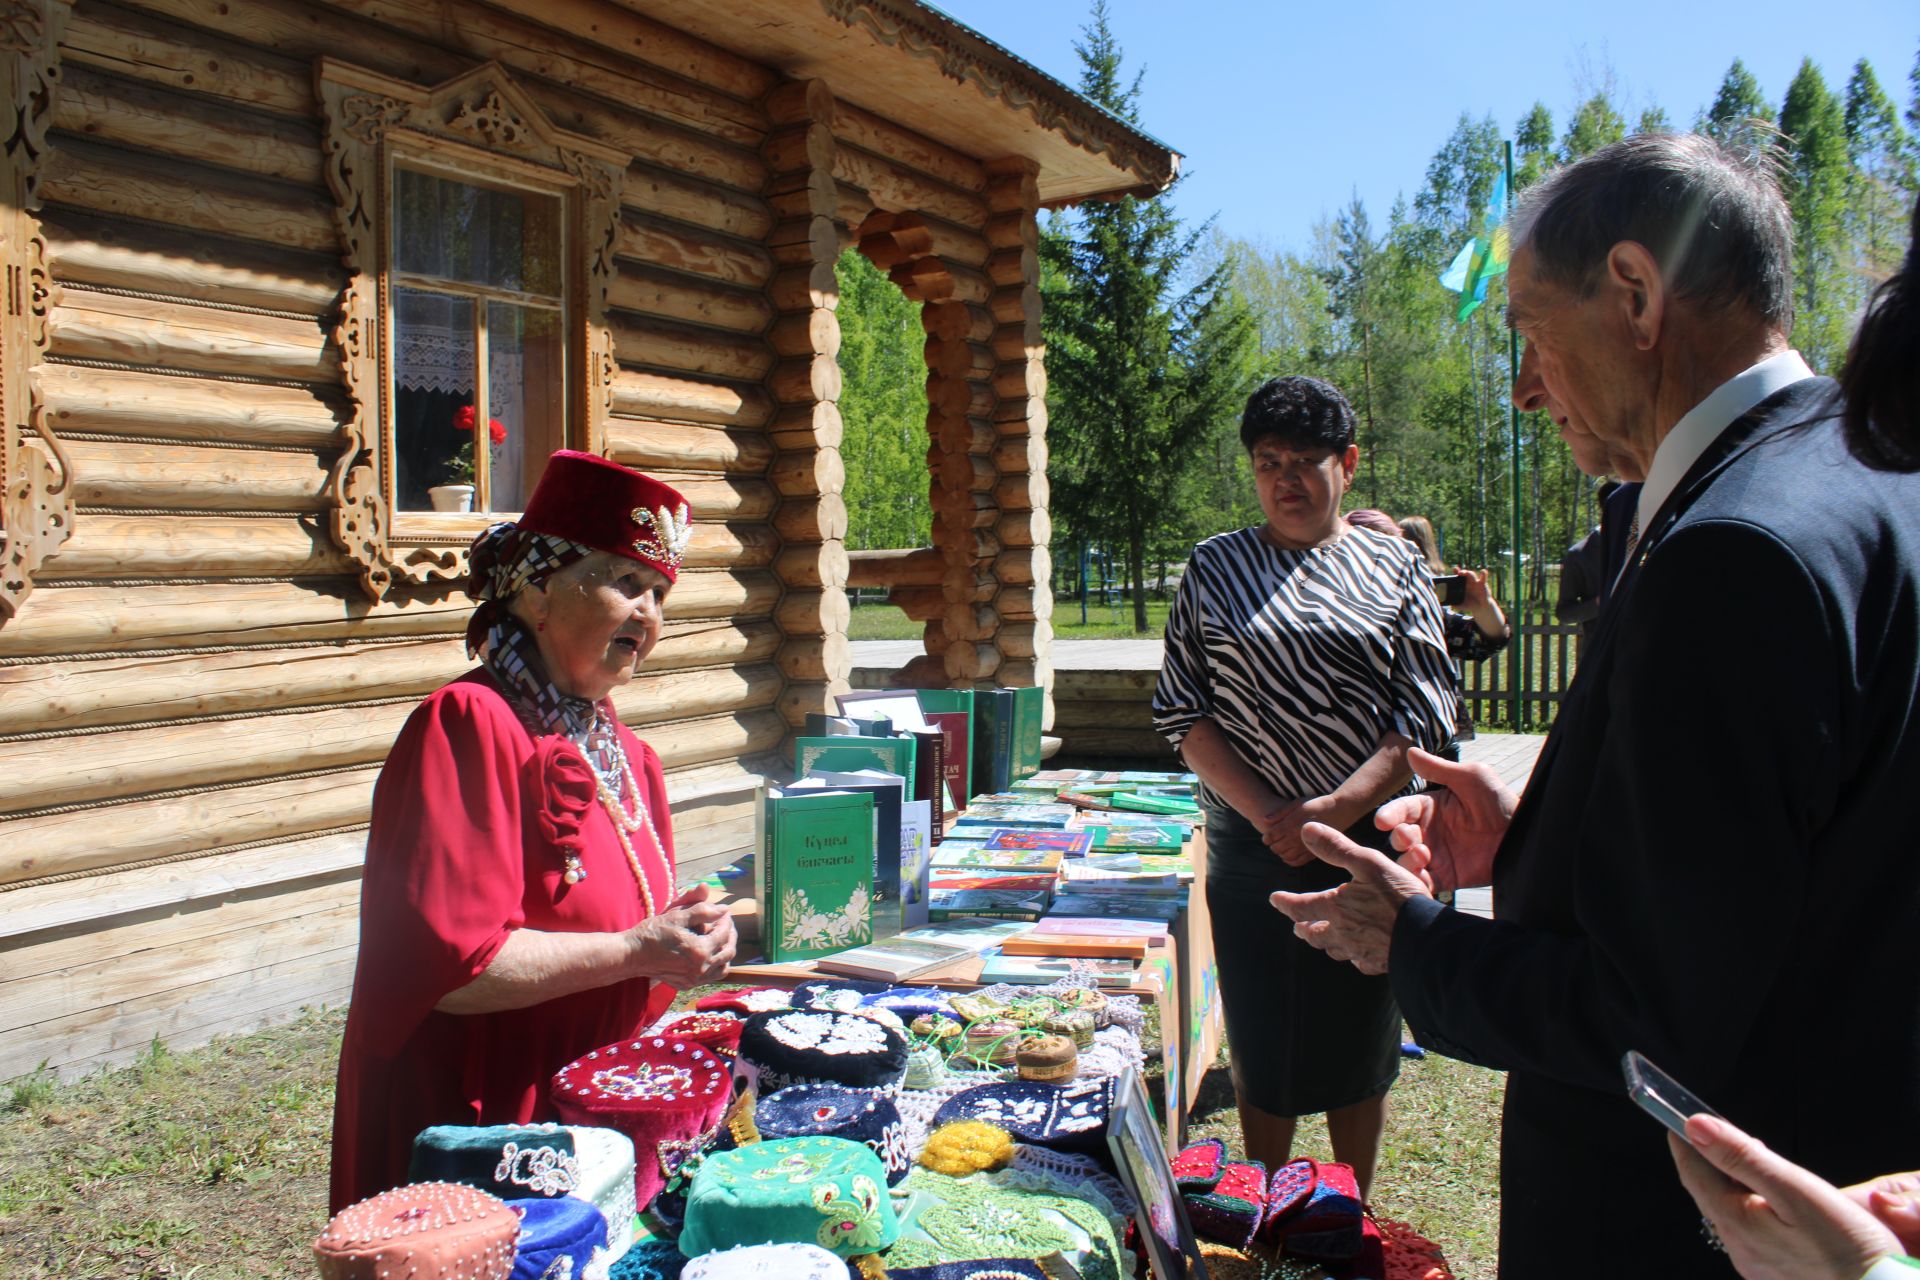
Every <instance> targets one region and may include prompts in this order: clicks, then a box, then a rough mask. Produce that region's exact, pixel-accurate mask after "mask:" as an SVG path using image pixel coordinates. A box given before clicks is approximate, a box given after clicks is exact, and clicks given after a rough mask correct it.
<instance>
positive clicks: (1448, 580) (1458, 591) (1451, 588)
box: [1433, 573, 1467, 604]
mask: <svg viewBox="0 0 1920 1280" xmlns="http://www.w3.org/2000/svg"><path fill="white" fill-rule="evenodd" d="M1433 594H1435V595H1437V596H1439V597H1440V603H1441V604H1465V603H1466V602H1467V580H1466V579H1465V578H1463V577H1461V576H1460V575H1459V574H1457V573H1436V574H1434V575H1433Z"/></svg>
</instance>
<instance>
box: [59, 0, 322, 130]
mask: <svg viewBox="0 0 1920 1280" xmlns="http://www.w3.org/2000/svg"><path fill="white" fill-rule="evenodd" d="M60 52H61V56H62V59H63V60H64V61H66V62H70V63H77V64H79V65H81V66H90V67H97V68H100V69H101V70H104V71H110V72H113V73H115V74H117V75H125V76H131V77H135V78H137V79H140V80H143V81H145V82H147V83H149V84H158V85H165V86H167V87H169V88H173V89H184V90H191V91H192V92H194V93H196V94H201V95H204V96H206V97H211V98H218V99H221V100H223V101H226V102H231V103H234V104H236V105H239V106H245V107H255V108H260V109H262V110H266V111H275V112H279V113H280V114H282V115H285V116H290V117H293V118H295V119H301V118H310V117H311V116H312V115H313V113H314V98H313V72H312V69H311V67H310V66H308V65H307V64H306V63H305V62H303V61H302V60H300V59H297V58H286V57H279V56H277V55H274V54H270V53H268V52H267V51H266V50H264V49H257V48H248V47H247V46H245V45H243V44H236V43H234V42H232V41H227V40H222V39H219V38H217V37H209V36H208V35H207V33H205V32H194V31H191V30H189V29H186V28H181V27H176V26H174V25H172V24H171V23H167V22H161V21H157V20H155V19H153V18H149V17H147V16H145V15H144V14H136V13H131V12H128V11H126V10H122V9H110V8H105V7H96V6H92V5H89V6H88V7H87V8H85V9H82V10H80V11H79V12H77V13H75V14H73V15H72V16H71V17H69V18H68V19H67V31H66V35H65V37H64V38H63V39H62V40H61V42H60Z"/></svg>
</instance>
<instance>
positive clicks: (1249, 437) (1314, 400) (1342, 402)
mask: <svg viewBox="0 0 1920 1280" xmlns="http://www.w3.org/2000/svg"><path fill="white" fill-rule="evenodd" d="M1354 430H1355V425H1354V418H1353V406H1352V405H1350V404H1348V403H1347V398H1346V397H1345V396H1343V395H1341V394H1340V389H1339V388H1338V387H1336V386H1334V385H1333V384H1332V383H1331V382H1322V381H1320V379H1318V378H1305V377H1299V376H1295V377H1290V378H1269V379H1268V380H1267V381H1266V382H1264V383H1262V384H1261V386H1260V389H1259V390H1258V391H1255V392H1254V393H1253V394H1252V395H1250V396H1248V397H1247V411H1246V412H1245V413H1243V414H1241V415H1240V444H1241V447H1242V448H1244V449H1245V450H1246V451H1247V452H1248V453H1252V452H1253V446H1255V445H1256V444H1259V443H1260V442H1261V441H1262V440H1265V439H1266V438H1267V437H1268V436H1278V437H1279V438H1280V439H1281V441H1282V442H1284V443H1285V444H1287V445H1289V446H1291V447H1293V448H1296V449H1333V450H1335V451H1337V452H1341V453H1344V452H1346V449H1347V446H1348V445H1350V444H1352V443H1353V436H1354Z"/></svg>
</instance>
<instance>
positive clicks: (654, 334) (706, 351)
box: [607, 311, 773, 382]
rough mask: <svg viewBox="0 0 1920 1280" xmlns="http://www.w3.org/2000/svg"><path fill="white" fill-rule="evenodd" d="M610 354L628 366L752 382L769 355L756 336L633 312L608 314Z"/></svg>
mask: <svg viewBox="0 0 1920 1280" xmlns="http://www.w3.org/2000/svg"><path fill="white" fill-rule="evenodd" d="M607 325H608V327H609V328H610V329H611V330H612V331H613V353H614V355H616V356H617V357H619V359H620V360H621V361H622V362H624V363H627V364H644V365H651V366H653V367H655V368H660V369H669V370H674V371H677V372H680V373H695V374H704V375H706V376H708V377H714V378H724V379H730V380H736V381H740V382H755V381H758V380H759V379H761V378H763V377H765V376H766V373H767V370H768V369H769V368H771V367H772V365H773V352H772V351H771V350H770V349H768V347H767V344H766V343H765V342H764V341H763V340H762V339H760V338H758V337H749V336H743V335H740V334H736V333H723V332H721V331H719V330H717V329H703V328H695V327H694V326H692V325H684V324H676V323H673V322H672V321H668V320H660V319H656V318H654V317H652V316H644V315H640V314H639V313H637V312H632V311H615V312H609V313H608V316H607Z"/></svg>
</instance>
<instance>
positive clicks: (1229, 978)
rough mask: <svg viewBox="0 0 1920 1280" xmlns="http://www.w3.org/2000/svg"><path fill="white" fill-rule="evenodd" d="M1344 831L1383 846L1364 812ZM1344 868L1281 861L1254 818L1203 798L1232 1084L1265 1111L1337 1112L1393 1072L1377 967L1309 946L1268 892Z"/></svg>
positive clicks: (1323, 884) (1388, 1084)
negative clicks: (1364, 969)
mask: <svg viewBox="0 0 1920 1280" xmlns="http://www.w3.org/2000/svg"><path fill="white" fill-rule="evenodd" d="M1347 836H1348V838H1349V839H1351V840H1354V841H1356V842H1357V843H1359V844H1363V845H1366V846H1367V847H1369V848H1373V849H1380V850H1383V851H1389V852H1390V849H1389V846H1388V844H1387V836H1386V833H1385V832H1383V831H1379V830H1376V829H1375V828H1374V825H1373V815H1372V814H1368V815H1367V817H1366V818H1365V819H1364V820H1363V821H1361V822H1360V823H1359V824H1357V825H1356V826H1354V827H1352V828H1351V829H1349V830H1348V831H1347ZM1347 878H1348V877H1347V873H1346V872H1344V871H1342V870H1340V869H1339V868H1338V867H1333V866H1329V865H1327V864H1326V863H1324V862H1320V861H1317V860H1316V861H1314V862H1311V863H1309V864H1307V865H1306V866H1304V867H1290V866H1288V865H1287V864H1286V863H1284V862H1282V861H1280V859H1279V857H1278V856H1276V855H1275V854H1274V853H1273V851H1272V850H1270V849H1268V848H1267V846H1266V845H1265V844H1264V843H1263V842H1262V841H1261V839H1260V834H1259V832H1257V831H1256V830H1254V827H1253V824H1252V823H1250V822H1248V821H1247V820H1246V819H1245V818H1243V817H1241V816H1240V815H1239V814H1238V813H1237V812H1235V811H1233V810H1231V809H1224V808H1215V807H1213V806H1211V805H1210V806H1208V809H1207V911H1208V913H1209V914H1210V915H1211V916H1212V917H1213V952H1214V959H1215V961H1216V963H1217V964H1218V965H1219V970H1220V997H1221V1003H1222V1005H1223V1007H1224V1010H1225V1013H1226V1022H1227V1049H1228V1052H1229V1054H1230V1056H1231V1057H1232V1060H1233V1075H1234V1086H1235V1088H1236V1090H1237V1091H1238V1093H1239V1095H1240V1098H1241V1100H1242V1101H1243V1102H1246V1103H1249V1104H1251V1105H1253V1106H1255V1107H1257V1108H1259V1109H1260V1110H1262V1111H1265V1112H1267V1113H1268V1114H1270V1115H1277V1116H1303V1115H1313V1114H1316V1113H1318V1112H1323V1111H1336V1110H1338V1109H1340V1108H1341V1107H1346V1106H1351V1105H1353V1104H1354V1103H1356V1102H1364V1101H1366V1100H1367V1099H1369V1098H1373V1097H1378V1096H1379V1095H1380V1094H1383V1093H1385V1092H1386V1091H1387V1090H1388V1089H1390V1088H1392V1087H1393V1082H1394V1079H1395V1077H1397V1076H1398V1075H1399V1074H1400V1009H1399V1006H1398V1005H1396V1004H1395V1003H1394V1000H1393V989H1392V987H1391V986H1390V985H1389V984H1388V980H1387V978H1386V976H1385V975H1384V974H1383V975H1381V976H1379V977H1369V976H1367V975H1366V974H1363V973H1361V972H1360V971H1359V970H1358V969H1355V968H1354V967H1353V966H1352V965H1350V964H1347V963H1345V962H1343V961H1336V960H1333V959H1330V958H1329V957H1327V956H1326V955H1325V954H1324V953H1322V952H1320V951H1316V950H1315V949H1314V948H1312V947H1311V946H1309V945H1307V944H1306V943H1305V942H1302V941H1301V940H1300V939H1299V938H1296V937H1294V936H1293V922H1292V921H1290V920H1288V919H1287V917H1285V916H1283V915H1281V914H1280V913H1279V912H1278V911H1276V910H1275V909H1274V908H1273V904H1271V903H1270V902H1268V901H1267V895H1268V894H1270V893H1273V892H1274V891H1276V890H1280V889H1285V890H1288V891H1290V892H1294V893H1311V892H1314V891H1316V890H1320V889H1331V888H1333V887H1334V886H1335V885H1338V884H1342V883H1344V882H1345V881H1346V880H1347Z"/></svg>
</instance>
